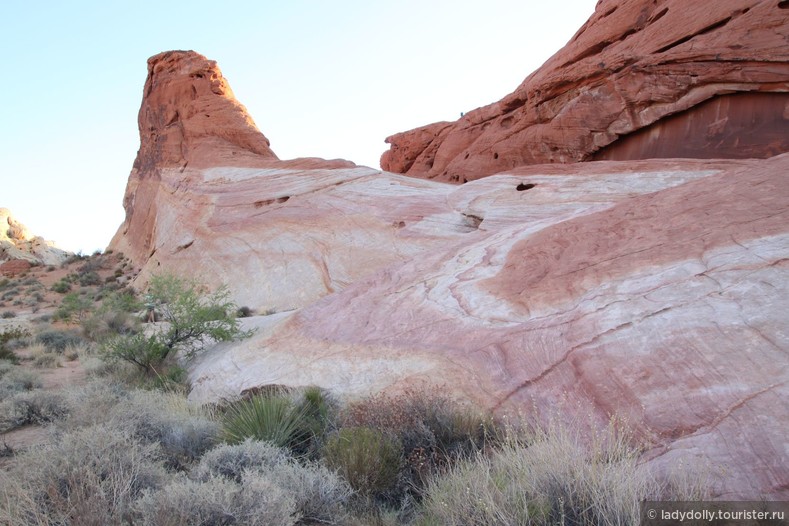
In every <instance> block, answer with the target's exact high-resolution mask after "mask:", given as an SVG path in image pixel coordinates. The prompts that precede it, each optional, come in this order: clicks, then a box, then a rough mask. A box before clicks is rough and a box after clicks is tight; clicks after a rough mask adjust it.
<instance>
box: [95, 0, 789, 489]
mask: <svg viewBox="0 0 789 526" xmlns="http://www.w3.org/2000/svg"><path fill="white" fill-rule="evenodd" d="M754 9H755V8H754ZM746 14H747V13H746ZM666 16H668V15H666ZM743 16H744V15H743ZM160 61H164V62H165V63H166V64H167V67H166V68H164V69H161V70H160V69H158V66H157V65H158V64H159V63H160ZM149 70H150V73H149V79H148V81H147V82H146V91H145V95H144V98H143V109H142V110H141V112H140V115H141V117H140V127H141V130H140V132H141V148H140V153H139V154H138V159H137V161H136V162H135V165H134V168H133V170H132V173H131V175H130V177H129V186H128V188H127V192H126V196H125V204H126V210H127V218H126V221H125V222H124V224H123V225H121V228H120V229H119V231H118V233H117V234H116V236H115V238H114V239H113V241H112V244H111V245H110V248H114V249H116V250H122V251H123V252H124V253H126V254H127V255H129V256H131V257H132V258H133V260H134V261H135V263H136V264H137V265H139V266H140V267H141V268H142V272H141V274H140V276H139V277H138V278H137V280H138V281H137V282H136V285H138V286H142V285H144V282H145V279H146V277H147V276H149V275H150V274H151V273H154V272H161V271H168V272H175V273H180V274H185V275H189V276H197V277H200V278H202V279H203V280H205V281H208V282H209V283H210V284H214V285H215V284H219V283H227V284H228V285H229V286H230V289H231V291H232V293H233V295H234V298H235V299H236V300H237V301H238V302H239V303H240V304H242V305H248V306H250V307H252V308H254V309H257V310H258V312H259V313H264V312H265V311H270V310H274V311H277V312H276V313H274V314H269V312H265V313H266V314H268V315H263V316H255V317H253V318H248V319H246V320H245V321H244V323H245V324H247V326H252V327H257V328H258V329H259V330H258V332H257V333H256V334H255V336H254V337H253V338H251V339H249V340H244V341H241V342H234V343H229V344H220V345H217V346H215V347H213V348H212V349H211V350H209V352H207V353H206V354H205V355H203V356H202V357H201V359H200V360H199V361H198V362H196V363H194V364H192V367H191V369H190V379H191V382H192V386H193V391H192V393H191V395H190V396H191V397H192V398H193V399H195V400H200V401H213V400H216V399H217V398H219V397H223V396H234V395H238V394H239V393H240V392H241V391H243V390H245V389H248V388H252V387H257V386H261V385H266V384H285V385H294V386H296V385H309V384H315V385H318V386H321V387H323V388H326V389H330V390H332V391H333V392H335V393H336V394H338V395H340V396H345V397H353V396H363V395H368V394H371V393H374V392H377V391H380V390H398V389H401V388H404V387H409V386H421V385H426V386H439V387H440V388H443V389H445V390H446V392H447V393H450V394H453V395H455V396H457V397H460V398H463V399H467V400H471V401H474V402H476V403H477V404H480V405H482V406H484V407H487V408H490V409H492V410H494V411H497V412H499V413H500V414H502V413H510V412H530V413H532V414H533V415H534V416H536V417H538V418H540V417H541V418H545V419H547V418H550V417H552V416H556V415H557V414H558V416H559V418H564V419H568V420H572V419H575V418H579V417H580V418H587V416H586V415H591V418H592V420H593V421H595V422H599V423H601V425H602V423H604V422H605V421H606V420H607V419H608V418H609V417H610V416H611V415H615V414H618V415H623V416H625V417H627V419H628V420H629V421H630V423H631V424H632V425H634V426H635V427H636V430H637V432H638V433H639V434H640V435H642V436H643V437H644V438H645V439H648V442H649V443H650V444H651V448H650V449H649V451H647V452H646V454H645V455H644V458H643V461H644V463H645V465H646V466H647V467H654V468H655V469H658V470H669V469H672V466H673V465H675V464H676V462H677V461H678V460H679V459H681V460H682V462H685V463H690V464H691V465H694V466H701V467H702V468H703V469H705V470H706V471H707V472H709V473H710V475H711V478H712V483H713V486H714V491H715V496H717V497H720V498H731V499H735V498H761V497H764V496H766V497H770V498H784V499H785V498H789V467H787V466H789V457H787V455H788V454H789V453H787V452H788V451H789V449H788V448H787V443H786V436H787V433H786V430H787V429H789V405H788V404H789V403H788V402H787V400H789V361H787V359H786V356H787V350H788V349H789V330H787V322H786V319H785V316H784V313H785V312H786V311H787V310H789V231H788V228H789V227H788V226H787V225H789V221H787V216H789V154H783V155H778V156H775V157H773V158H771V159H763V160H759V159H751V160H690V159H685V160H682V159H671V160H649V161H627V162H617V161H599V162H589V163H577V164H549V165H535V166H528V167H520V168H516V169H508V170H502V171H501V173H498V174H496V175H493V176H491V177H486V178H484V179H481V180H478V181H472V182H470V183H468V184H465V185H462V186H457V185H451V184H447V183H443V182H437V181H427V180H422V179H417V178H411V177H406V176H403V175H396V174H392V173H387V172H380V171H377V170H373V169H370V168H365V167H358V166H355V165H353V163H349V162H347V161H324V160H319V159H306V160H304V159H302V160H295V161H281V160H278V159H276V157H275V156H274V154H273V153H272V152H271V150H270V148H269V146H268V142H267V141H265V139H264V138H263V136H262V134H259V132H257V131H256V129H255V128H254V126H253V125H252V124H251V120H250V119H249V117H248V116H247V115H246V112H245V111H244V110H243V107H242V106H241V105H240V104H238V103H237V102H236V101H235V100H234V99H233V98H232V95H230V91H229V88H227V83H226V82H225V81H224V80H223V79H222V78H221V75H220V74H219V70H218V68H216V65H215V64H213V63H212V62H210V61H207V60H206V59H205V57H202V56H200V55H197V54H196V53H192V52H175V53H165V54H162V55H158V56H156V57H153V58H152V59H151V60H150V61H149ZM208 70H210V71H211V72H212V73H211V75H207V74H206V73H202V75H203V76H202V77H200V76H198V75H197V74H196V73H195V72H206V71H208ZM157 71H159V72H163V74H166V77H162V78H161V79H157ZM212 76H213V77H214V79H213V80H212V81H211V82H214V83H216V85H220V86H224V88H223V89H221V90H217V91H219V92H216V91H214V90H212V89H209V88H207V87H205V86H210V85H211V84H210V83H208V82H209V81H208V80H207V79H210V77H212ZM205 83H208V84H205ZM193 84H196V88H195V90H192V88H191V86H192V85H193ZM201 86H204V87H201ZM201 90H202V91H201ZM170 91H172V93H170ZM195 91H196V92H197V93H198V94H200V93H202V94H203V95H202V96H197V97H195V98H191V97H192V96H191V95H190V94H191V93H194V92H195ZM184 96H185V97H186V100H184V99H183V97H184ZM208 107H210V108H214V109H216V110H217V111H219V110H220V109H221V110H222V111H221V112H220V115H224V116H222V117H221V121H220V122H224V123H226V125H224V126H219V127H218V128H216V129H214V128H213V127H212V126H204V127H203V128H201V127H198V126H197V122H198V121H196V120H194V119H197V117H195V116H196V115H198V114H200V113H202V114H203V117H199V119H200V120H202V119H204V118H205V116H204V115H205V113H208V114H209V115H211V117H208V118H209V119H213V118H214V116H217V115H216V113H214V112H213V111H214V110H211V112H207V110H206V108H208ZM173 108H177V109H178V111H175V110H173ZM155 115H159V116H163V117H155ZM168 115H169V117H167V116H168ZM189 116H191V117H189ZM182 119H186V121H185V122H182ZM218 130H222V131H221V133H220V131H218ZM427 135H429V134H427ZM420 140H421V139H420ZM580 415H583V416H580Z"/></svg>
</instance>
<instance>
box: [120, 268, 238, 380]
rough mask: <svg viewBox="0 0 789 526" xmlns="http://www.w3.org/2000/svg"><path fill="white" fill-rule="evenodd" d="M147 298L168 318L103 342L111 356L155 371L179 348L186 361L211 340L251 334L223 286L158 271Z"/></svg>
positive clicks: (145, 369) (159, 312) (236, 337)
mask: <svg viewBox="0 0 789 526" xmlns="http://www.w3.org/2000/svg"><path fill="white" fill-rule="evenodd" d="M146 303H147V304H148V305H150V308H153V309H155V311H156V313H157V315H158V316H159V318H160V319H161V320H162V321H164V322H166V323H162V324H158V325H156V326H155V327H153V328H151V330H150V331H148V333H147V334H143V333H135V334H130V335H122V336H118V337H115V338H112V339H110V340H108V341H107V342H106V343H105V349H106V352H107V354H108V356H110V357H113V358H115V359H120V360H125V361H127V362H129V363H133V364H134V365H136V366H138V367H140V368H141V369H143V370H144V371H146V372H155V371H156V368H157V367H158V366H160V365H161V364H163V363H164V362H165V361H166V360H167V358H168V357H170V356H171V355H175V354H176V353H181V355H182V356H183V357H184V358H185V359H187V360H189V359H191V358H193V357H194V356H195V355H196V354H197V353H199V352H200V351H202V350H203V348H204V347H205V345H206V343H207V341H211V340H213V341H229V340H235V339H240V338H244V337H247V336H249V335H250V334H251V333H250V332H245V331H242V330H241V328H240V326H239V323H238V321H237V320H236V318H235V316H234V314H235V312H236V309H237V307H236V305H235V303H233V301H232V300H231V299H230V293H229V291H228V290H227V288H224V287H222V288H220V289H219V290H217V291H215V292H212V293H206V292H204V287H203V286H202V285H200V284H199V283H197V282H195V281H185V280H181V279H179V278H176V277H174V276H168V275H161V276H154V277H153V278H152V279H151V283H150V285H149V287H148V294H147V299H146Z"/></svg>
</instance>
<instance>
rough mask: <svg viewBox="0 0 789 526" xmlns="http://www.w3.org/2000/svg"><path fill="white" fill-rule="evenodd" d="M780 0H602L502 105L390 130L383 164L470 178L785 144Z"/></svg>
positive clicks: (751, 152)
mask: <svg viewBox="0 0 789 526" xmlns="http://www.w3.org/2000/svg"><path fill="white" fill-rule="evenodd" d="M787 7H789V5H788V4H787V3H786V2H785V1H783V0H721V1H716V2H688V1H686V0H601V1H599V2H598V4H597V7H596V9H595V13H594V15H593V16H592V17H591V18H590V19H589V20H588V21H587V23H586V24H584V26H583V27H582V28H581V29H580V30H579V31H578V32H577V33H576V34H575V36H574V37H573V38H572V40H571V41H570V42H568V44H567V45H566V46H565V47H564V48H563V49H562V50H560V51H559V52H558V53H556V55H554V56H553V57H552V58H551V59H549V60H548V61H547V62H546V63H545V64H544V65H543V66H542V67H541V68H540V69H538V70H537V71H535V72H534V73H533V74H531V75H530V76H529V77H528V78H526V80H524V81H523V83H522V84H521V85H520V86H519V87H518V88H517V89H516V90H515V92H513V93H512V94H511V95H508V96H507V97H505V98H504V99H503V100H501V101H500V102H496V103H494V104H491V105H489V106H485V107H482V108H479V109H477V110H474V111H471V112H468V113H466V114H465V116H464V117H462V118H461V119H460V120H458V121H456V122H454V123H446V122H443V123H435V124H430V125H428V126H424V127H422V128H417V129H415V130H411V131H407V132H403V133H398V134H395V135H392V136H391V137H388V138H387V139H386V142H387V143H389V144H390V145H391V146H390V149H389V150H388V151H386V152H384V154H383V156H382V157H381V167H382V168H383V169H384V170H388V171H392V172H397V173H404V174H408V175H411V176H417V177H425V178H429V179H436V180H441V181H454V182H464V181H467V180H473V179H478V178H479V177H483V176H486V175H490V174H493V173H497V172H501V171H503V170H506V169H510V168H512V167H515V166H519V165H524V164H537V163H548V162H556V163H568V162H578V161H587V160H591V159H616V160H626V159H643V158H654V157H664V158H665V157H695V158H750V157H762V158H763V157H769V156H772V155H776V154H778V153H781V152H786V151H789V44H788V43H789V23H787V17H788V16H789V10H787Z"/></svg>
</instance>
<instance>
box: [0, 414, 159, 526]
mask: <svg viewBox="0 0 789 526" xmlns="http://www.w3.org/2000/svg"><path fill="white" fill-rule="evenodd" d="M165 478H166V473H165V471H164V469H163V467H162V465H161V462H160V461H159V450H158V447H157V446H156V445H154V444H143V443H141V442H140V441H138V440H136V439H134V438H132V437H130V436H129V435H128V434H125V433H124V432H123V431H122V430H118V429H114V428H113V427H111V426H105V425H98V426H91V427H88V428H84V429H79V430H76V431H74V432H71V433H66V434H64V435H62V436H61V437H59V439H58V440H56V441H53V442H52V443H51V444H48V445H45V446H43V447H41V448H36V449H32V450H30V451H28V452H24V453H22V454H20V455H18V456H17V457H15V458H14V459H13V460H12V464H11V466H10V467H9V470H8V477H7V478H6V480H4V481H3V482H4V483H3V484H1V485H0V502H3V505H2V506H0V524H53V525H55V524H69V525H88V524H90V525H98V524H102V525H103V524H125V523H128V522H130V521H131V519H132V516H131V506H132V504H133V503H134V501H135V500H136V499H137V498H138V497H140V496H141V495H142V492H143V491H144V490H146V489H150V488H154V487H158V486H159V485H161V484H162V482H163V481H164V480H165Z"/></svg>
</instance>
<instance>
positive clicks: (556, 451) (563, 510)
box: [420, 423, 664, 525]
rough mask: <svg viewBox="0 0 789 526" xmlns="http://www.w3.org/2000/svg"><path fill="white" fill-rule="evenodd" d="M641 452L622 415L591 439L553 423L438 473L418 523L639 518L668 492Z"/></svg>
mask: <svg viewBox="0 0 789 526" xmlns="http://www.w3.org/2000/svg"><path fill="white" fill-rule="evenodd" d="M639 455H640V451H639V450H638V449H637V448H635V447H633V446H632V445H631V442H630V438H629V436H628V435H627V433H623V432H622V428H621V427H619V424H617V423H614V424H612V426H610V427H609V429H608V430H606V431H605V432H604V433H602V434H600V435H598V436H596V437H594V438H593V439H592V440H591V442H584V441H581V440H580V439H579V437H578V436H577V435H576V434H574V433H573V432H571V431H570V430H568V429H567V428H565V427H562V426H556V425H553V426H549V427H548V428H547V429H546V430H537V431H535V432H534V435H533V436H531V437H530V438H525V439H524V438H520V439H515V440H512V441H510V442H508V443H506V444H504V445H503V446H502V447H501V448H498V449H496V450H495V451H493V452H492V453H490V454H489V455H483V454H482V453H479V454H478V455H477V456H476V457H475V458H472V459H465V460H463V461H461V462H459V463H457V464H456V465H454V466H452V467H451V468H450V469H449V471H448V472H447V473H445V474H443V475H441V476H436V477H434V479H433V480H432V481H431V483H430V484H429V486H428V488H427V493H426V497H425V499H424V501H423V508H424V514H423V517H422V522H420V524H425V525H427V524H447V525H465V524H480V525H487V524H491V525H493V524H578V525H609V524H610V525H619V524H638V522H639V502H640V501H642V500H644V499H650V498H651V499H658V498H660V497H661V496H664V495H663V493H662V489H661V484H660V483H659V482H658V480H657V479H656V478H655V477H654V476H653V475H652V474H651V473H650V472H648V471H647V470H646V469H643V468H641V467H639V465H638V458H639Z"/></svg>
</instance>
